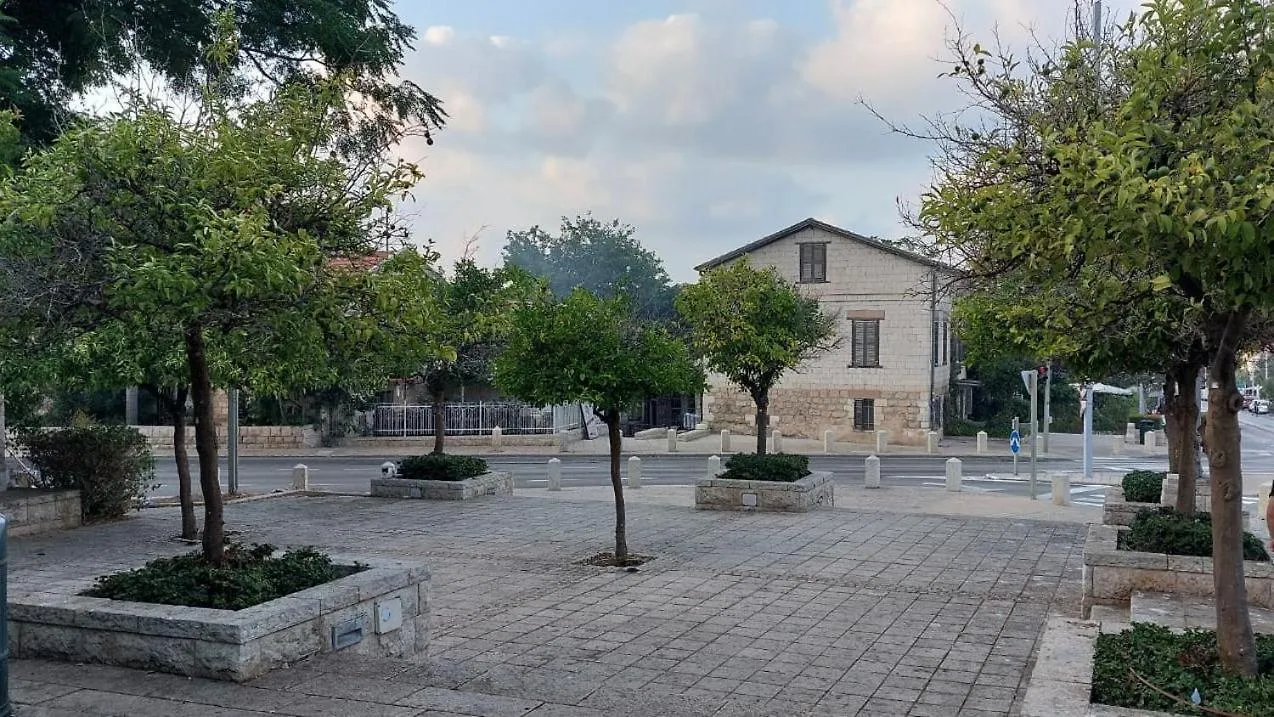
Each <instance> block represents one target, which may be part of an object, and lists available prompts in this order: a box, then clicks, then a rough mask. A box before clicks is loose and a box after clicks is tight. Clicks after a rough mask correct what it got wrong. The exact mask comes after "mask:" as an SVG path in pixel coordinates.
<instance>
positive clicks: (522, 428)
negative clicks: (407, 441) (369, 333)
mask: <svg viewBox="0 0 1274 717" xmlns="http://www.w3.org/2000/svg"><path fill="white" fill-rule="evenodd" d="M587 410H588V408H587V407H584V408H583V409H582V410H581V406H580V404H578V403H572V404H566V405H563V406H544V407H540V406H529V405H527V404H523V403H448V404H446V405H445V406H444V407H443V411H444V423H443V426H444V428H443V430H444V431H445V433H446V434H447V435H449V436H464V435H471V436H472V435H485V434H490V433H491V429H493V428H495V427H496V426H499V427H500V431H501V433H503V434H504V435H506V436H507V435H518V434H537V433H538V434H553V433H557V432H558V431H569V430H578V429H579V428H580V427H581V426H583V414H584V411H587ZM372 433H373V434H375V435H378V436H432V435H434V410H433V406H432V405H429V404H425V405H422V406H409V405H403V404H392V403H384V404H380V405H378V406H376V409H375V411H374V412H373V414H372Z"/></svg>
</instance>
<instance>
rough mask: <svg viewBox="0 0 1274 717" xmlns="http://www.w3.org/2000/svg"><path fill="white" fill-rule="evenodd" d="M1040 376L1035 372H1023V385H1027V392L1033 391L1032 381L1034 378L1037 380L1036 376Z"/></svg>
mask: <svg viewBox="0 0 1274 717" xmlns="http://www.w3.org/2000/svg"><path fill="white" fill-rule="evenodd" d="M1038 375H1039V374H1037V373H1035V372H1034V371H1023V372H1022V383H1023V384H1025V385H1026V390H1028V391H1030V390H1031V380H1032V379H1034V378H1035V377H1036V376H1038Z"/></svg>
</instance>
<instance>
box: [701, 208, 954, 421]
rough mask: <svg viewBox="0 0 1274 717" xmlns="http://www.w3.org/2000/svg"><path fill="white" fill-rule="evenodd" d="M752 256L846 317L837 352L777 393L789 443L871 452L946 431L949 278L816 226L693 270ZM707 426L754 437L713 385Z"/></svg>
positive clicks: (892, 251) (746, 412)
mask: <svg viewBox="0 0 1274 717" xmlns="http://www.w3.org/2000/svg"><path fill="white" fill-rule="evenodd" d="M743 257H747V259H748V261H749V262H750V263H751V264H752V265H753V266H756V267H766V266H770V267H775V268H776V269H777V270H778V271H779V273H780V274H781V275H782V276H783V277H784V278H785V279H787V280H789V281H791V282H793V283H795V284H797V285H798V287H799V289H800V291H801V292H802V293H803V294H804V295H806V296H810V297H814V298H817V299H818V300H819V302H820V303H821V304H822V307H823V310H824V311H826V312H828V313H831V314H834V315H835V316H836V317H837V327H838V331H839V334H840V337H841V343H840V346H839V347H838V348H837V349H835V350H833V351H830V352H827V353H825V354H823V355H821V356H819V357H817V358H815V359H812V360H810V361H808V362H806V363H805V364H803V365H801V366H800V367H799V368H798V369H796V370H795V371H790V372H788V373H786V374H784V376H783V377H782V379H780V381H779V383H778V384H777V385H776V386H775V388H774V390H773V391H772V392H771V394H770V426H771V429H772V430H778V431H781V432H782V433H783V435H784V436H794V437H803V438H821V437H822V435H823V432H824V431H825V430H829V429H830V430H831V431H833V433H834V435H835V437H836V440H838V441H861V442H867V441H871V440H874V439H875V433H876V431H878V430H883V431H888V432H889V436H890V437H889V440H890V441H891V442H895V443H905V444H912V445H920V444H923V443H924V442H925V439H926V434H927V433H928V432H929V431H930V430H933V431H938V432H941V430H942V429H941V424H942V415H943V406H944V403H945V401H946V397H947V387H948V385H949V384H950V380H951V371H952V363H953V360H954V358H955V357H954V356H953V352H952V341H953V337H952V332H951V320H950V315H951V302H950V299H949V298H948V297H947V296H946V292H945V291H943V288H944V286H945V285H946V284H947V283H949V281H950V279H951V278H952V277H953V272H952V270H951V269H950V267H948V266H946V265H944V264H941V263H939V262H935V261H932V260H930V259H927V258H925V257H922V256H919V255H915V254H911V253H909V252H906V251H902V250H900V249H897V248H895V247H892V246H890V245H887V244H884V243H882V242H880V241H877V240H874V239H870V238H868V237H864V236H860V235H858V234H855V233H853V232H850V231H847V230H844V229H841V228H839V227H835V226H832V225H830V224H826V223H824V222H820V221H818V220H815V219H807V220H805V221H803V222H800V223H798V224H795V225H793V226H790V227H788V228H786V229H783V230H782V231H779V232H776V233H774V234H771V235H769V236H767V237H764V238H762V239H760V240H758V241H756V242H753V243H751V244H748V245H747V246H744V247H741V248H739V249H736V250H734V251H732V252H730V253H728V254H725V255H723V256H720V257H717V258H716V259H713V260H711V261H709V262H707V263H705V264H702V265H700V266H698V267H696V269H697V270H698V271H700V272H703V271H707V270H709V269H711V268H713V267H715V266H719V265H722V264H726V263H729V262H732V261H738V260H739V259H741V258H743ZM703 403H704V405H703V411H704V419H705V420H706V421H707V422H708V423H709V425H710V426H711V427H712V428H713V429H717V430H720V429H723V428H728V429H731V430H732V431H739V432H743V433H747V432H755V430H756V418H755V410H756V409H755V406H754V404H753V403H752V400H751V398H750V397H749V396H748V395H747V394H746V393H743V392H742V391H740V390H739V389H738V388H737V387H735V386H734V385H732V384H730V383H729V382H728V381H726V379H725V378H724V377H723V376H719V375H712V376H709V390H708V392H707V393H706V394H705V396H704V401H703Z"/></svg>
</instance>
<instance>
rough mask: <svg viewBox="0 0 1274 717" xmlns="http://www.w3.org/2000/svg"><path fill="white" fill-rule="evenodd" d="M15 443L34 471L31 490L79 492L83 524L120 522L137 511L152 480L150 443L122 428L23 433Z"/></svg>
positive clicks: (68, 429)
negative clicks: (35, 478)
mask: <svg viewBox="0 0 1274 717" xmlns="http://www.w3.org/2000/svg"><path fill="white" fill-rule="evenodd" d="M17 441H18V442H19V443H21V444H22V445H23V446H25V447H26V449H27V451H28V453H29V455H30V458H31V464H32V465H33V466H35V468H36V469H37V470H39V471H40V481H39V482H38V484H37V485H36V487H39V488H47V489H51V490H66V489H75V490H78V491H80V510H81V512H82V514H83V516H84V519H85V520H111V519H116V518H122V517H124V515H125V514H126V513H128V511H129V510H130V509H136V508H140V507H141V501H142V499H143V498H144V497H145V496H146V491H147V489H148V488H149V487H150V482H151V481H152V480H153V479H154V471H155V461H154V458H153V457H152V456H151V453H150V444H149V443H147V442H146V437H145V436H143V435H142V434H141V433H139V432H138V431H137V429H135V428H130V427H128V426H94V425H90V426H83V427H75V428H62V429H57V430H42V429H24V430H22V431H21V432H20V433H19V434H18V436H17Z"/></svg>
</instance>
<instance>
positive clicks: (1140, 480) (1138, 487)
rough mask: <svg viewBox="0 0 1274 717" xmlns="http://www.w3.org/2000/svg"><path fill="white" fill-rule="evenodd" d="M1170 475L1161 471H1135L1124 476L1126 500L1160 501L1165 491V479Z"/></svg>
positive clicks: (1140, 501) (1131, 501)
mask: <svg viewBox="0 0 1274 717" xmlns="http://www.w3.org/2000/svg"><path fill="white" fill-rule="evenodd" d="M1167 477H1168V474H1167V473H1164V472H1161V471H1133V472H1131V473H1129V474H1127V475H1125V476H1124V480H1123V486H1124V500H1126V501H1128V502H1129V503H1156V504H1157V503H1158V502H1159V497H1160V495H1161V494H1162V493H1163V480H1164V479H1165V478H1167Z"/></svg>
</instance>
